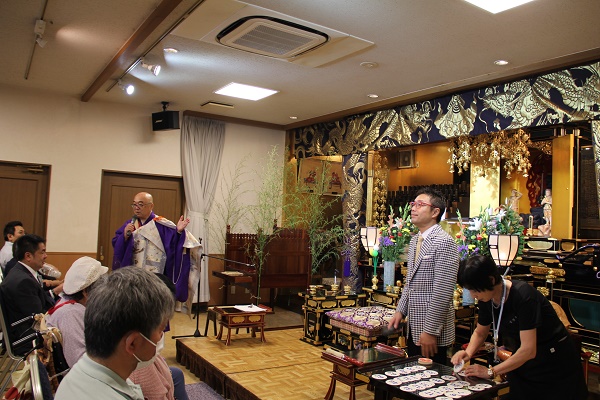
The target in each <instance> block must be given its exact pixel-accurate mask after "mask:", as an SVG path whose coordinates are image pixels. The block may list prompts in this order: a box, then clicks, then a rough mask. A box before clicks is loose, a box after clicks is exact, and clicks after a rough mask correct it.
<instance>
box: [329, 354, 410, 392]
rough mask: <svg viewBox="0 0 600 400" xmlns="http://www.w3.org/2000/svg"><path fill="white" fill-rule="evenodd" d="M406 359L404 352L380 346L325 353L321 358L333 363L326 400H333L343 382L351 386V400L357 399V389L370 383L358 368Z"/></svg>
mask: <svg viewBox="0 0 600 400" xmlns="http://www.w3.org/2000/svg"><path fill="white" fill-rule="evenodd" d="M405 357H406V353H405V352H404V351H403V350H400V349H396V348H392V347H388V346H380V347H375V348H372V349H364V350H355V351H344V352H334V354H332V353H328V352H323V353H322V354H321V358H322V359H324V360H327V361H330V362H331V363H333V371H331V383H330V384H329V390H328V391H327V394H326V395H325V400H332V399H333V396H334V394H335V386H336V383H337V382H338V381H339V382H342V383H344V384H346V385H348V386H350V398H349V399H350V400H354V399H355V398H356V387H357V386H362V385H366V384H368V383H369V378H368V377H366V376H365V375H363V374H361V373H359V372H358V368H364V367H365V366H372V367H373V366H376V365H381V364H385V363H389V362H393V361H400V360H402V359H404V358H405Z"/></svg>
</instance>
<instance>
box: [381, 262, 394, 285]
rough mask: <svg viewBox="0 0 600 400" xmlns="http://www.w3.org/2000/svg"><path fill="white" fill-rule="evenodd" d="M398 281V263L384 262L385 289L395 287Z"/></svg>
mask: <svg viewBox="0 0 600 400" xmlns="http://www.w3.org/2000/svg"><path fill="white" fill-rule="evenodd" d="M395 281H396V262H395V261H384V262H383V287H384V288H387V287H388V286H394V284H395V283H394V282H395Z"/></svg>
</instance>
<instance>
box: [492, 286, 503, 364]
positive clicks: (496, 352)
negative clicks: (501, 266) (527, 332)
mask: <svg viewBox="0 0 600 400" xmlns="http://www.w3.org/2000/svg"><path fill="white" fill-rule="evenodd" d="M505 297H506V283H505V282H504V279H502V300H500V313H499V314H498V325H497V326H496V316H495V314H494V308H495V307H494V300H492V332H493V335H494V361H496V362H498V361H499V360H498V331H499V330H500V321H502V311H503V310H504V299H505Z"/></svg>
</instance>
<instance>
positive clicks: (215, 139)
mask: <svg viewBox="0 0 600 400" xmlns="http://www.w3.org/2000/svg"><path fill="white" fill-rule="evenodd" d="M224 142H225V123H224V122H221V121H214V120H210V119H204V118H197V117H191V116H186V115H184V117H183V125H182V128H181V170H182V173H183V186H184V189H185V201H186V204H187V210H188V212H187V216H188V217H189V218H190V224H189V225H188V230H189V231H190V232H191V233H192V234H193V235H194V236H195V237H196V238H199V239H202V252H204V253H207V252H208V238H209V233H208V214H209V212H210V208H211V206H212V203H213V199H214V197H215V189H216V185H217V177H218V175H219V170H220V168H221V156H222V155H223V146H224ZM197 265H200V271H198V270H197V269H196V268H193V269H192V271H191V272H190V283H191V285H190V286H191V290H192V291H193V293H194V295H193V296H191V298H192V301H193V302H207V301H208V300H210V290H209V286H208V258H206V257H204V258H203V259H202V263H197ZM198 279H200V293H195V292H196V291H197V287H198Z"/></svg>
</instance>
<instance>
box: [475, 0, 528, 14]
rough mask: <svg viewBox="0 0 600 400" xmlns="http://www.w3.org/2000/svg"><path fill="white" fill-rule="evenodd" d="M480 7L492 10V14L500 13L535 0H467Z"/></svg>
mask: <svg viewBox="0 0 600 400" xmlns="http://www.w3.org/2000/svg"><path fill="white" fill-rule="evenodd" d="M465 1H467V2H469V3H471V4H473V5H475V6H477V7H479V8H483V9H484V10H486V11H488V12H491V13H492V14H498V13H501V12H502V11H506V10H510V9H511V8H515V7H518V6H521V5H523V4H525V3H529V2H531V1H533V0H465Z"/></svg>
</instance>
